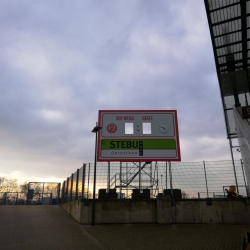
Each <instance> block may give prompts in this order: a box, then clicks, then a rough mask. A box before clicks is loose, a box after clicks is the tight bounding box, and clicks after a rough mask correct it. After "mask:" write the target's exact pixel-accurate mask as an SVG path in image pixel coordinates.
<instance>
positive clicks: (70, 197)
mask: <svg viewBox="0 0 250 250" xmlns="http://www.w3.org/2000/svg"><path fill="white" fill-rule="evenodd" d="M73 177H74V175H73V174H71V183H70V186H71V187H70V196H69V201H72V189H73Z"/></svg>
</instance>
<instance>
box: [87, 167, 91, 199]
mask: <svg viewBox="0 0 250 250" xmlns="http://www.w3.org/2000/svg"><path fill="white" fill-rule="evenodd" d="M89 175H90V163H89V172H88V191H87V199H88V198H89Z"/></svg>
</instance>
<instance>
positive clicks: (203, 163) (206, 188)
mask: <svg viewBox="0 0 250 250" xmlns="http://www.w3.org/2000/svg"><path fill="white" fill-rule="evenodd" d="M203 166H204V173H205V181H206V189H207V198H209V195H208V186H207V172H206V165H205V161H203Z"/></svg>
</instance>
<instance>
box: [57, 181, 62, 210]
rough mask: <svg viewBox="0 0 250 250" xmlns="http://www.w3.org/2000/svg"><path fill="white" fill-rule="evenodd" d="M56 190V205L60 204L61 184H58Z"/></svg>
mask: <svg viewBox="0 0 250 250" xmlns="http://www.w3.org/2000/svg"><path fill="white" fill-rule="evenodd" d="M57 188H58V190H57V202H56V203H57V205H59V204H60V202H59V201H60V191H61V183H58V186H57Z"/></svg>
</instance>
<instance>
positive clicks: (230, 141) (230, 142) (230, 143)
mask: <svg viewBox="0 0 250 250" xmlns="http://www.w3.org/2000/svg"><path fill="white" fill-rule="evenodd" d="M229 145H230V152H231V157H232V163H233V169H234V178H235V184H236V188H237V194H239V188H238V182H237V176H236V169H235V164H234V156H233V150H232V147H233V146H232V140H231V138H229Z"/></svg>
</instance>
